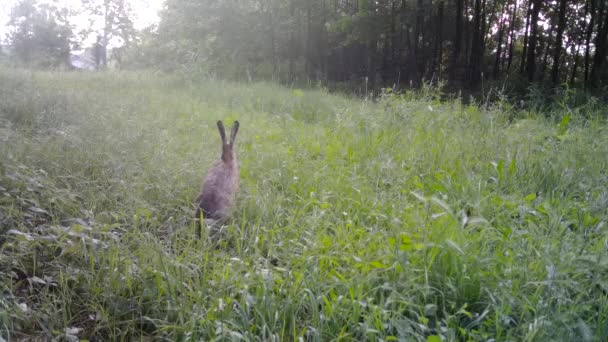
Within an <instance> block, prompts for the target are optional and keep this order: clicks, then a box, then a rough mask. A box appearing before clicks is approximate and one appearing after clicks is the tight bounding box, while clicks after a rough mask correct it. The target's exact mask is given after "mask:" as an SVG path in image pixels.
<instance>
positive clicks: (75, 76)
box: [0, 68, 608, 342]
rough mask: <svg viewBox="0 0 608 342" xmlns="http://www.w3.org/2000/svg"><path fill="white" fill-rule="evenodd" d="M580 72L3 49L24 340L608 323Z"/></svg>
mask: <svg viewBox="0 0 608 342" xmlns="http://www.w3.org/2000/svg"><path fill="white" fill-rule="evenodd" d="M564 94H565V95H564V97H563V98H562V99H563V101H562V102H559V103H556V104H555V106H554V107H553V109H551V110H550V111H542V112H541V111H536V110H532V109H526V110H524V109H518V108H517V107H516V106H514V105H512V104H509V102H506V101H498V102H494V103H493V104H491V105H485V104H482V105H478V104H475V103H474V102H472V103H470V104H466V103H464V102H463V101H462V100H461V99H459V98H456V97H454V98H451V99H446V98H443V99H442V98H441V96H440V93H439V92H438V91H437V90H436V89H431V88H425V89H423V90H421V91H417V92H412V93H405V94H393V93H391V92H387V93H385V94H384V95H383V96H382V97H381V98H380V99H379V100H378V101H366V100H363V99H355V98H349V97H346V96H340V95H335V94H330V93H328V92H327V91H325V90H323V89H319V90H301V89H295V88H287V87H281V86H278V85H274V84H269V83H250V84H246V83H231V82H225V81H219V80H204V79H200V80H197V79H196V78H194V77H189V78H188V77H178V76H167V75H159V74H155V73H152V72H150V73H135V72H121V73H118V72H102V73H61V72H32V71H25V70H18V69H14V70H9V69H6V68H1V69H0V289H1V291H2V294H1V297H0V341H3V340H7V341H18V340H45V341H50V340H54V341H77V340H90V341H102V340H116V341H128V340H144V341H145V340H165V341H199V340H205V341H225V340H239V341H240V340H245V341H338V340H339V341H429V342H435V341H606V340H607V339H608V255H607V254H608V224H607V223H608V209H607V208H608V122H607V118H608V116H607V111H608V109H607V107H605V106H603V105H602V104H600V103H599V102H597V101H596V102H594V101H586V102H585V103H583V104H580V105H576V106H575V105H570V104H569V102H568V101H567V100H568V93H567V92H566V93H564ZM218 119H223V120H225V122H226V123H227V125H230V124H231V122H232V121H233V120H239V121H240V124H241V130H240V132H239V137H238V138H237V143H236V150H237V155H238V157H239V160H240V165H241V191H240V193H239V195H238V201H237V207H236V208H235V211H234V213H233V216H232V219H231V220H230V221H229V223H228V225H227V227H226V229H225V232H224V234H223V236H222V237H221V238H218V239H212V238H210V237H209V236H204V237H203V239H200V240H198V239H196V238H195V224H194V222H193V214H194V205H193V201H194V199H195V198H196V195H197V193H198V191H199V189H200V184H201V181H202V179H203V177H204V175H205V173H206V171H207V169H208V167H209V166H210V165H211V164H212V163H213V162H214V161H215V160H217V159H218V158H219V155H220V140H219V135H218V133H217V130H216V127H215V122H216V121H217V120H218Z"/></svg>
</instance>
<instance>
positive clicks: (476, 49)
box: [469, 0, 483, 87]
mask: <svg viewBox="0 0 608 342" xmlns="http://www.w3.org/2000/svg"><path fill="white" fill-rule="evenodd" d="M474 11H475V12H474V13H475V15H474V24H473V25H474V26H473V42H472V45H471V59H470V64H469V70H470V72H471V74H470V76H469V80H470V86H471V87H474V86H476V85H477V83H479V81H480V80H481V75H480V72H481V69H480V64H481V60H482V56H481V55H482V54H483V47H482V44H483V42H482V41H483V32H482V26H481V25H482V24H481V0H475V9H474Z"/></svg>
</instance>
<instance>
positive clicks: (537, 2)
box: [526, 0, 543, 82]
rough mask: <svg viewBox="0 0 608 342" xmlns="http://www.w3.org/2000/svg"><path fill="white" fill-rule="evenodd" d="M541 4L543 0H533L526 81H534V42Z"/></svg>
mask: <svg viewBox="0 0 608 342" xmlns="http://www.w3.org/2000/svg"><path fill="white" fill-rule="evenodd" d="M542 4H543V0H533V9H532V15H531V16H530V22H531V25H532V26H531V30H530V38H529V42H528V51H527V52H528V56H527V57H526V74H527V75H528V82H532V81H534V74H535V72H536V42H537V40H538V16H539V14H540V8H541V6H542Z"/></svg>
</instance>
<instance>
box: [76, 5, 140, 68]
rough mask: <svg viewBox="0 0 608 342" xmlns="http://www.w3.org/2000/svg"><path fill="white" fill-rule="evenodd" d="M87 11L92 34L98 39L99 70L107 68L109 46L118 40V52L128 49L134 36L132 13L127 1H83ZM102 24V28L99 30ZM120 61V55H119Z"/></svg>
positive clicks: (96, 47)
mask: <svg viewBox="0 0 608 342" xmlns="http://www.w3.org/2000/svg"><path fill="white" fill-rule="evenodd" d="M83 5H84V7H85V11H86V12H87V13H88V14H89V20H90V26H91V28H90V29H89V31H90V32H94V31H98V32H95V34H96V36H97V37H98V39H97V41H96V43H95V51H96V54H97V55H96V61H98V65H97V67H98V68H106V67H107V64H108V45H109V43H110V41H111V40H113V39H114V40H116V45H118V46H119V47H117V48H116V51H117V52H119V51H120V50H121V48H125V47H127V46H128V45H129V44H130V43H131V40H132V38H133V36H134V31H135V30H134V28H133V21H132V19H131V18H132V16H133V14H132V11H131V8H130V7H129V5H128V3H127V2H126V0H83ZM100 23H101V28H100V29H98V28H96V26H99V24H100ZM117 58H118V59H120V53H117Z"/></svg>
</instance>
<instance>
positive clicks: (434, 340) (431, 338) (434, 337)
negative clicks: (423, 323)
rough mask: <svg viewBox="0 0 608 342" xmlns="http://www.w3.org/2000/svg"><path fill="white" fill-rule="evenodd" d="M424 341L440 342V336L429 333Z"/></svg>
mask: <svg viewBox="0 0 608 342" xmlns="http://www.w3.org/2000/svg"><path fill="white" fill-rule="evenodd" d="M426 342H441V337H439V336H437V335H430V336H429V337H427V338H426Z"/></svg>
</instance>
